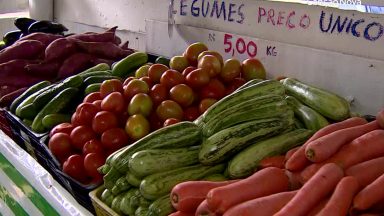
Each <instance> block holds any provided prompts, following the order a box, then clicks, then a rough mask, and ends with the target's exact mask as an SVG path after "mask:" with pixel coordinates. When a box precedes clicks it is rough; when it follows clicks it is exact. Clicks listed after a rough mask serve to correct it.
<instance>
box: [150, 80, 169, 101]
mask: <svg viewBox="0 0 384 216" xmlns="http://www.w3.org/2000/svg"><path fill="white" fill-rule="evenodd" d="M149 96H150V97H151V99H152V102H153V103H154V104H155V105H158V104H160V103H161V102H163V101H165V100H166V99H167V98H168V90H167V87H166V86H165V85H162V84H156V85H154V86H153V87H152V89H151V91H150V92H149Z"/></svg>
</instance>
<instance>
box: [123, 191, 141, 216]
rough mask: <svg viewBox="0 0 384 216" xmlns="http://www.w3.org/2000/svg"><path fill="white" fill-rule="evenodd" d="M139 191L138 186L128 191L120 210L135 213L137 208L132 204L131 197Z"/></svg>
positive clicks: (125, 212)
mask: <svg viewBox="0 0 384 216" xmlns="http://www.w3.org/2000/svg"><path fill="white" fill-rule="evenodd" d="M137 193H139V189H138V188H132V189H130V190H129V191H127V192H126V193H125V194H124V196H123V199H122V200H121V203H120V211H121V212H122V213H124V214H126V215H134V214H135V210H136V208H132V206H131V197H133V196H135V194H137Z"/></svg>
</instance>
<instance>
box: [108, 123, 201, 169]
mask: <svg viewBox="0 0 384 216" xmlns="http://www.w3.org/2000/svg"><path fill="white" fill-rule="evenodd" d="M201 140H202V132H201V130H200V128H199V127H197V125H195V124H194V123H192V122H187V121H185V122H179V123H176V124H173V125H170V126H168V127H164V128H161V129H159V130H156V131H154V132H152V133H150V134H148V135H147V136H145V137H143V138H141V139H140V140H138V141H136V142H135V143H133V144H131V145H129V146H127V147H125V148H124V150H123V151H121V152H119V153H117V154H116V157H113V159H112V160H111V165H112V166H113V167H115V168H116V169H117V170H119V172H121V173H126V172H127V171H128V162H129V160H130V158H131V156H132V155H133V154H134V153H136V152H138V151H140V150H145V149H160V148H181V147H187V146H192V145H195V144H197V143H199V142H201Z"/></svg>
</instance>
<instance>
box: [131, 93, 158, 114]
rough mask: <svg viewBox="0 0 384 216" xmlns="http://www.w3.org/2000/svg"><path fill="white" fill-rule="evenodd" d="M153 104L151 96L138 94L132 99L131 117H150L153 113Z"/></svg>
mask: <svg viewBox="0 0 384 216" xmlns="http://www.w3.org/2000/svg"><path fill="white" fill-rule="evenodd" d="M152 107H153V102H152V99H151V97H150V96H148V95H147V94H144V93H138V94H136V95H135V96H133V97H132V99H131V101H130V102H129V105H128V113H129V115H134V114H142V115H143V116H149V114H150V113H151V111H152Z"/></svg>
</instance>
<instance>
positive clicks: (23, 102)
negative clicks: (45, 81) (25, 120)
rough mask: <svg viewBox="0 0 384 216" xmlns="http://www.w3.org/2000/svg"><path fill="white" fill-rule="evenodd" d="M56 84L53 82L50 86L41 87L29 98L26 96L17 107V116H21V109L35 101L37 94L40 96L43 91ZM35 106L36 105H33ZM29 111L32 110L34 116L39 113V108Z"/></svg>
mask: <svg viewBox="0 0 384 216" xmlns="http://www.w3.org/2000/svg"><path fill="white" fill-rule="evenodd" d="M55 86H56V84H52V85H49V86H46V87H44V88H42V89H40V90H39V91H37V92H35V93H33V94H31V95H29V96H28V97H27V98H25V99H24V100H23V101H22V102H21V103H20V104H19V105H18V106H17V108H16V111H15V114H16V116H19V117H20V111H21V109H22V108H24V107H25V106H28V105H29V104H31V103H33V101H34V100H35V98H36V97H37V96H39V95H40V94H42V93H43V92H45V91H47V90H48V89H51V88H54V87H55ZM33 108H34V107H33ZM28 112H32V113H33V114H32V115H34V116H36V115H37V113H38V110H37V109H34V110H31V111H28Z"/></svg>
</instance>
